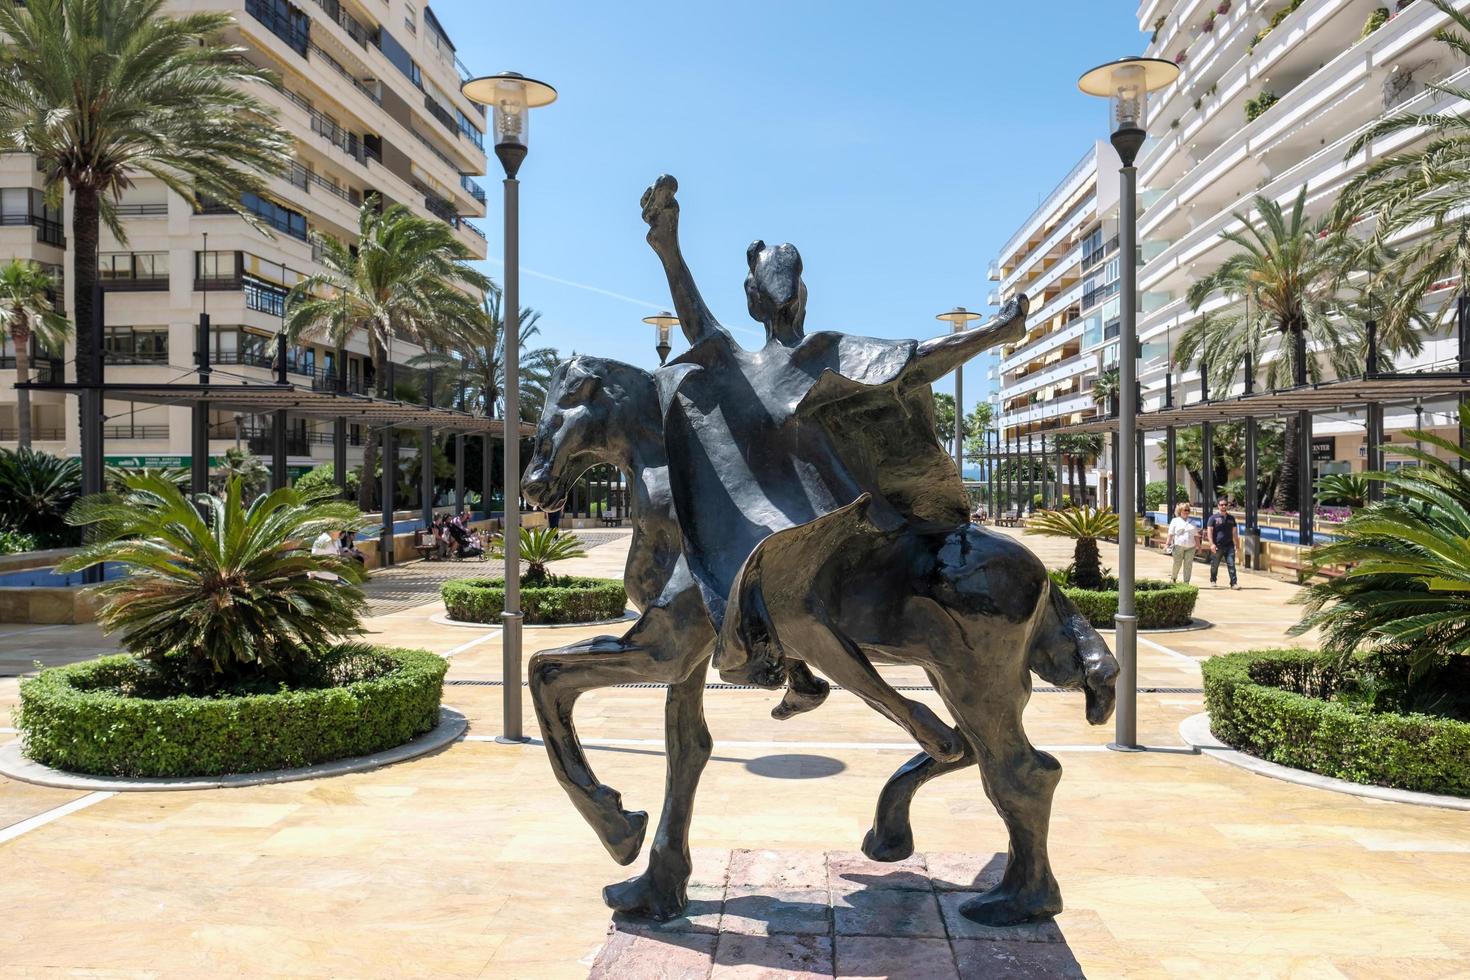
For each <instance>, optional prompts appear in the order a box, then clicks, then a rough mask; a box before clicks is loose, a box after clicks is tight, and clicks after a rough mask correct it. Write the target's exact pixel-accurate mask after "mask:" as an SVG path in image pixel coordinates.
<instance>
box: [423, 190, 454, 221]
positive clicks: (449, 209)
mask: <svg viewBox="0 0 1470 980" xmlns="http://www.w3.org/2000/svg"><path fill="white" fill-rule="evenodd" d="M424 207H426V208H428V209H429V213H430V214H432V215H433V216H434V217H436V218H439V219H441V220H443V221H446V222H448V223H449V224H450V225H451V226H454V227H457V226H458V225H459V212H458V211H456V210H455V209H454V205H452V204H450V203H449V202H448V201H446V200H444V199H443V198H442V197H435V196H434V195H433V194H429V195H427V196H425V197H424Z"/></svg>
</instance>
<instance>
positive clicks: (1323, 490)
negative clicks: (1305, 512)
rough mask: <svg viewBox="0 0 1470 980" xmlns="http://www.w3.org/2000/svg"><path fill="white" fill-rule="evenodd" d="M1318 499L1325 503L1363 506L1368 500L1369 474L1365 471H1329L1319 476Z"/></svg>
mask: <svg viewBox="0 0 1470 980" xmlns="http://www.w3.org/2000/svg"><path fill="white" fill-rule="evenodd" d="M1317 500H1318V501H1319V502H1321V503H1323V504H1341V505H1342V506H1344V507H1361V506H1363V505H1364V504H1365V503H1367V502H1368V476H1367V474H1364V473H1329V474H1328V475H1327V476H1323V477H1319V478H1318V480H1317Z"/></svg>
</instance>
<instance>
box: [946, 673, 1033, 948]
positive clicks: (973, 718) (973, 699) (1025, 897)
mask: <svg viewBox="0 0 1470 980" xmlns="http://www.w3.org/2000/svg"><path fill="white" fill-rule="evenodd" d="M1006 673H1011V672H1006ZM981 680H982V681H983V683H984V684H985V687H986V689H985V690H983V691H982V690H979V689H977V688H976V686H975V684H976V678H974V677H973V676H969V677H967V676H965V675H964V674H963V673H961V672H959V671H955V672H953V673H948V674H947V676H945V677H943V678H941V681H942V683H941V685H940V693H941V694H943V696H944V700H945V703H946V704H948V705H949V707H950V710H951V711H952V712H953V713H954V716H955V718H956V720H957V722H958V724H959V726H960V729H961V730H962V731H963V732H964V733H965V734H966V735H967V736H968V737H969V739H970V740H971V741H972V742H973V743H974V745H975V748H976V750H977V752H978V754H979V757H980V774H981V776H982V777H983V779H984V783H985V795H986V796H988V797H990V802H991V803H992V804H994V806H995V809H996V811H997V812H998V813H999V814H1000V818H1001V820H1003V821H1004V822H1005V825H1006V831H1007V833H1008V834H1009V835H1010V849H1009V857H1008V860H1007V861H1006V869H1005V874H1004V875H1003V876H1002V877H1001V881H1000V884H999V885H997V886H996V887H994V888H992V889H991V890H990V891H988V892H986V893H985V894H983V895H980V896H978V897H976V898H973V899H971V900H970V901H968V902H966V903H965V904H964V905H962V906H961V907H960V912H961V913H962V914H963V915H964V916H965V917H966V918H969V919H972V920H974V921H975V922H980V923H983V924H985V925H991V926H1007V925H1015V924H1017V923H1020V922H1028V921H1032V920H1036V919H1044V918H1047V917H1049V916H1052V915H1055V914H1056V913H1058V912H1060V911H1061V910H1062V896H1061V890H1060V889H1059V888H1058V887H1057V882H1056V878H1055V877H1053V876H1052V872H1051V862H1050V859H1049V858H1048V856H1047V830H1048V827H1049V826H1050V823H1051V802H1052V794H1053V793H1054V792H1055V791H1056V787H1057V782H1058V781H1059V780H1060V779H1061V775H1062V767H1061V765H1060V764H1059V763H1058V762H1057V760H1056V759H1054V758H1052V757H1051V756H1049V755H1047V754H1046V753H1045V752H1039V751H1037V750H1036V749H1035V748H1033V747H1032V745H1031V743H1030V742H1029V741H1028V740H1027V738H1026V732H1025V730H1024V729H1023V728H1022V727H1021V712H1022V710H1023V709H1024V708H1025V705H1026V696H1027V695H1028V694H1029V693H1030V678H1029V675H1027V674H1026V673H1025V671H1024V666H1023V669H1022V670H1021V671H1019V672H1015V676H1013V677H1007V676H1005V674H1003V673H1002V672H1000V671H997V672H996V673H995V674H993V675H991V676H989V677H985V678H982V679H981Z"/></svg>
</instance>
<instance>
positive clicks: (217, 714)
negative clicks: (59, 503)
mask: <svg viewBox="0 0 1470 980" xmlns="http://www.w3.org/2000/svg"><path fill="white" fill-rule="evenodd" d="M448 669H449V664H448V662H447V661H446V660H444V659H443V658H442V657H437V656H435V655H434V654H432V653H429V652H427V651H424V650H400V649H391V648H387V647H370V648H367V654H366V656H365V657H358V658H356V659H355V662H354V663H352V664H350V665H348V666H347V669H346V670H345V671H344V673H345V674H346V676H347V677H348V678H349V679H348V680H346V682H345V683H342V684H341V685H340V686H336V687H320V688H306V689H301V690H282V691H278V692H273V693H264V694H245V695H223V696H220V697H188V696H177V697H139V696H129V694H128V693H127V692H131V691H134V690H137V689H146V688H147V687H149V686H150V683H151V682H152V681H153V679H154V677H155V676H156V675H154V674H153V668H152V666H151V665H149V664H148V663H147V662H146V661H143V660H139V659H137V658H136V657H133V656H131V655H128V654H122V655H119V656H113V657H103V658H101V659H99V660H89V661H86V662H85V663H79V664H72V665H70V666H67V667H54V668H52V669H50V670H43V671H41V673H40V674H38V675H36V676H35V677H32V678H29V679H28V680H25V681H22V682H21V685H20V708H19V710H18V711H17V713H16V724H17V726H18V727H19V729H20V732H21V737H22V739H23V749H24V752H25V754H26V755H27V756H28V757H29V758H31V759H33V760H35V761H36V762H39V763H41V764H42V765H47V766H51V767H52V768H55V769H64V770H66V771H68V772H77V773H85V774H88V775H96V776H152V777H170V776H220V775H225V774H228V773H247V772H262V771H265V770H269V769H293V768H296V767H298V766H308V765H313V764H315V763H318V762H329V761H331V760H333V759H343V758H348V757H350V756H359V755H368V754H370V753H373V752H380V751H382V750H384V749H390V748H393V747H394V746H397V745H402V744H403V743H405V742H408V741H411V740H412V739H414V738H415V737H417V736H419V735H422V734H423V733H424V732H427V731H429V730H430V729H432V728H433V727H434V726H435V725H437V724H438V723H439V698H440V694H441V692H442V690H443V682H444V673H445V671H447V670H448ZM353 676H356V677H358V678H360V679H357V680H351V679H350V678H351V677H353Z"/></svg>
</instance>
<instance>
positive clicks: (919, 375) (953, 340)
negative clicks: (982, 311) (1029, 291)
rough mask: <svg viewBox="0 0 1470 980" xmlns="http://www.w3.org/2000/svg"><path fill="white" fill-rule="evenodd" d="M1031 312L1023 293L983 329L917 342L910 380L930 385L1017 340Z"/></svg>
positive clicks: (1023, 334)
mask: <svg viewBox="0 0 1470 980" xmlns="http://www.w3.org/2000/svg"><path fill="white" fill-rule="evenodd" d="M1030 309H1031V302H1030V300H1028V299H1027V298H1026V294H1025V293H1022V294H1020V295H1019V296H1017V297H1016V298H1015V299H1013V300H1011V301H1010V302H1009V303H1007V304H1006V305H1005V306H1004V307H1003V308H1002V309H1001V311H1000V312H999V313H997V314H996V315H995V318H994V319H993V320H991V321H990V322H989V323H987V324H985V326H983V327H976V328H975V329H974V330H966V331H964V332H963V333H950V334H945V335H944V336H942V337H935V338H933V339H931V340H923V341H920V342H919V347H918V349H917V350H916V351H915V352H914V363H913V367H912V369H911V370H912V372H913V373H912V374H911V377H912V378H913V379H914V380H915V381H916V382H922V383H923V384H933V383H934V382H935V381H938V380H939V379H940V378H942V377H944V376H945V375H946V374H948V373H949V372H951V371H953V370H954V369H955V368H957V367H959V366H960V365H961V364H963V363H965V362H966V361H968V360H969V359H970V358H972V357H974V356H975V355H976V354H979V353H981V352H982V351H986V350H989V349H990V348H991V347H994V346H996V345H997V344H1009V343H1013V342H1014V341H1017V340H1020V339H1021V337H1023V336H1025V333H1026V314H1027V313H1028V312H1029V311H1030Z"/></svg>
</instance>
